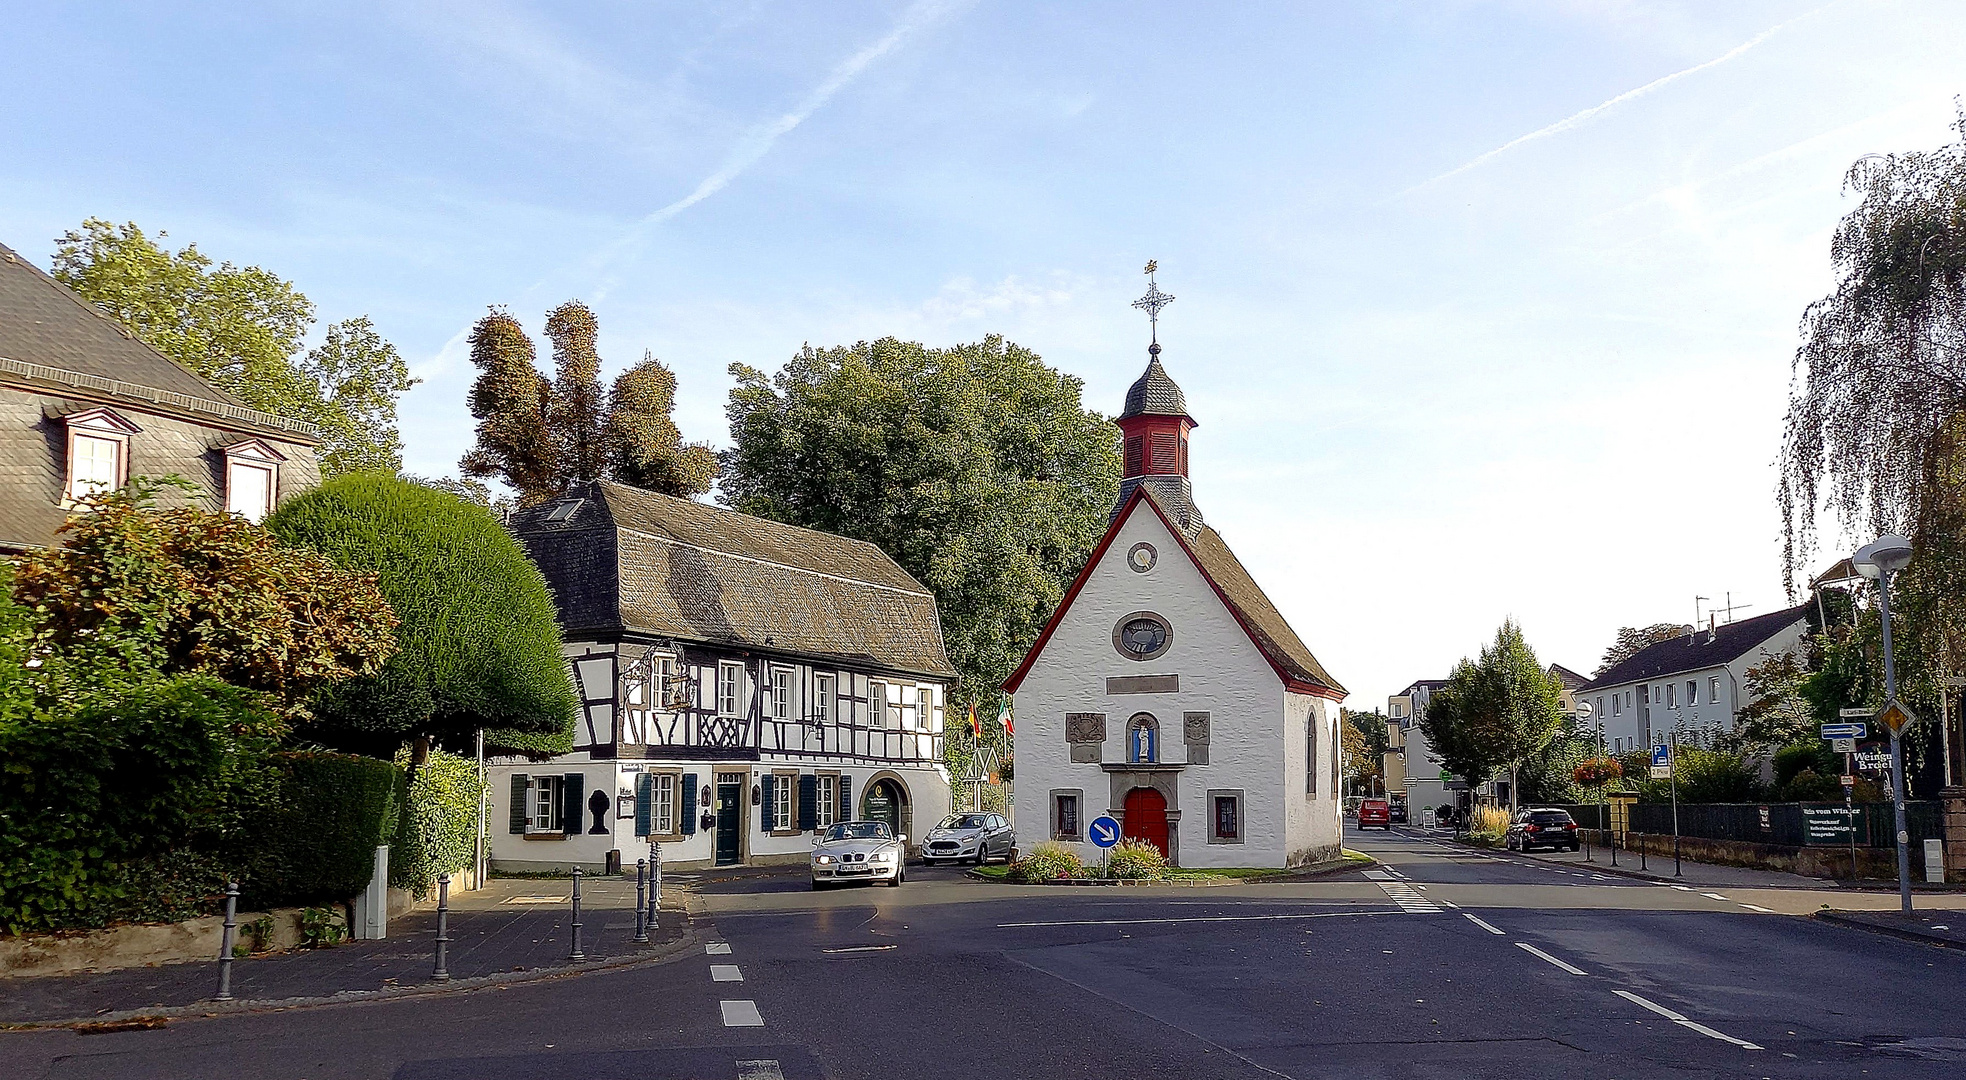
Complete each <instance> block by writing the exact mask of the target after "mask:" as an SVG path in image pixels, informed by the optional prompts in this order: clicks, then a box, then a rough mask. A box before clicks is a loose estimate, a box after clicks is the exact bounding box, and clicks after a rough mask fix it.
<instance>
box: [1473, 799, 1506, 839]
mask: <svg viewBox="0 0 1966 1080" xmlns="http://www.w3.org/2000/svg"><path fill="white" fill-rule="evenodd" d="M1508 831H1509V812H1508V811H1507V810H1504V809H1502V808H1501V807H1499V806H1477V807H1475V808H1474V814H1473V816H1472V817H1471V818H1470V820H1469V822H1468V833H1469V834H1470V835H1472V836H1474V837H1475V838H1476V839H1484V840H1500V839H1501V838H1502V836H1503V834H1505V833H1507V832H1508Z"/></svg>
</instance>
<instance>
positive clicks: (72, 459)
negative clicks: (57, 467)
mask: <svg viewBox="0 0 1966 1080" xmlns="http://www.w3.org/2000/svg"><path fill="white" fill-rule="evenodd" d="M125 445H127V444H126V443H125V442H124V441H123V440H122V439H105V438H102V437H99V436H96V435H84V434H81V433H80V432H77V433H75V434H73V435H71V436H69V440H68V497H69V498H70V499H72V500H75V501H77V502H80V501H81V500H83V499H86V498H88V497H89V496H91V495H95V494H98V493H101V492H105V491H114V490H116V489H117V488H119V487H122V486H123V447H124V446H125Z"/></svg>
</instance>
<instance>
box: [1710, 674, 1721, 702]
mask: <svg viewBox="0 0 1966 1080" xmlns="http://www.w3.org/2000/svg"><path fill="white" fill-rule="evenodd" d="M1719 700H1720V676H1718V675H1715V676H1712V677H1710V678H1709V679H1707V704H1709V705H1711V704H1713V703H1714V702H1716V701H1719Z"/></svg>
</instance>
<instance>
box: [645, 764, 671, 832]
mask: <svg viewBox="0 0 1966 1080" xmlns="http://www.w3.org/2000/svg"><path fill="white" fill-rule="evenodd" d="M649 831H650V832H651V833H652V834H653V835H655V836H674V835H675V834H676V774H675V773H653V774H651V775H650V776H649Z"/></svg>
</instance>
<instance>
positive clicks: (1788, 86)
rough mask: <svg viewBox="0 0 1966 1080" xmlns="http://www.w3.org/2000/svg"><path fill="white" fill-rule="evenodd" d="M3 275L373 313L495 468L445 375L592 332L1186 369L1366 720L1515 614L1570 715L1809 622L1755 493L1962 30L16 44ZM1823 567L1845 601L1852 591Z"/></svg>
mask: <svg viewBox="0 0 1966 1080" xmlns="http://www.w3.org/2000/svg"><path fill="white" fill-rule="evenodd" d="M5 18H6V22H7V25H8V27H9V33H7V34H6V35H5V36H4V40H0V64H4V66H5V68H6V69H7V70H8V71H9V74H10V77H9V91H8V97H9V101H8V105H7V106H6V108H5V109H4V110H0V241H4V242H5V243H7V244H8V245H10V246H12V247H14V248H16V249H18V250H21V251H23V252H24V253H27V254H29V255H30V256H32V257H34V258H36V259H37V260H40V261H42V262H43V263H44V264H45V262H46V259H47V257H48V255H49V254H50V252H51V251H52V249H53V240H54V238H55V237H56V236H57V235H59V234H60V233H61V232H62V231H63V230H65V229H67V228H71V227H73V226H74V225H76V224H77V223H78V222H79V221H80V220H81V219H82V218H84V217H86V216H90V215H97V216H103V217H108V218H111V219H114V220H119V221H120V220H134V221H136V222H138V223H139V224H141V225H143V226H144V227H145V228H147V229H150V230H153V231H154V230H157V229H165V230H168V231H169V233H170V234H171V237H172V238H173V240H174V241H179V242H182V241H194V240H195V241H196V242H198V244H199V245H200V246H201V247H202V248H203V249H205V250H206V251H207V252H208V253H210V254H211V255H213V256H215V257H217V258H222V259H231V260H233V261H236V262H240V263H257V264H260V265H263V266H265V267H267V268H269V269H272V270H274V271H276V272H278V273H280V274H282V275H284V276H286V277H288V278H290V279H292V280H293V281H295V282H296V283H297V284H298V285H299V286H300V287H301V288H302V289H303V290H304V291H305V292H306V293H307V294H308V295H309V296H311V297H312V298H313V299H314V300H315V301H316V302H317V304H318V305H319V308H320V312H321V315H322V317H323V320H324V322H325V321H333V320H337V319H341V318H345V317H348V316H353V315H360V314H367V315H369V316H371V317H372V318H374V319H375V321H376V323H377V324H378V326H379V327H380V328H381V330H382V331H383V333H384V334H386V335H387V336H388V337H389V338H390V339H392V340H393V341H395V342H396V343H397V345H398V346H399V347H401V348H402V349H403V351H404V353H405V355H406V356H408V357H409V358H410V359H411V362H412V365H413V368H414V370H415V372H416V373H417V374H418V375H419V376H421V377H422V378H423V380H424V382H423V384H422V385H420V386H418V387H417V388H416V389H415V390H413V391H412V392H411V393H410V394H409V395H408V396H407V398H406V399H405V401H404V404H403V428H404V437H405V440H406V443H407V446H408V466H409V468H410V469H411V470H412V471H415V472H419V473H424V474H445V473H449V472H451V471H453V469H454V466H455V462H456V460H457V458H458V456H459V454H461V453H462V452H463V450H464V449H465V448H466V447H467V446H468V445H469V442H470V438H471V421H470V417H469V415H468V414H467V413H466V412H465V410H464V406H463V398H464V392H465V389H466V387H467V386H468V384H469V381H470V378H471V375H472V369H471V367H470V364H469V362H468V360H467V359H466V357H465V355H464V352H463V347H462V335H463V332H464V330H465V329H466V328H467V327H468V326H469V325H470V323H471V322H472V320H474V319H475V318H477V317H478V316H479V315H480V314H482V313H483V312H484V310H485V308H486V306H487V305H489V304H502V305H507V306H509V307H510V308H511V309H512V310H513V312H514V313H515V314H517V315H519V316H520V317H521V319H522V320H524V321H525V322H526V323H527V324H528V325H529V326H530V327H532V328H534V329H535V330H537V329H538V327H539V325H540V323H541V322H542V321H543V319H544V313H545V312H546V311H547V310H548V309H550V308H551V307H552V306H553V305H554V304H556V303H558V302H560V301H561V300H564V299H567V298H569V297H580V298H583V299H586V300H587V301H588V302H589V303H591V304H592V305H593V306H594V307H595V309H596V311H597V313H598V315H599V317H600V320H601V327H602V336H601V339H602V350H603V356H604V357H605V358H606V359H607V360H608V361H609V362H610V365H611V366H615V367H618V366H621V365H625V364H627V363H630V362H632V361H634V360H636V359H639V358H640V356H641V355H642V353H643V350H645V349H647V350H653V352H654V353H655V355H657V356H659V357H661V358H662V359H663V360H664V361H666V362H667V363H669V364H670V365H671V366H673V367H674V368H675V369H676V370H677V373H678V376H679V378H680V380H681V391H680V407H679V410H678V420H679V422H680V423H681V425H682V427H683V429H684V431H685V433H686V434H687V435H688V436H690V437H692V438H700V439H710V440H712V441H715V442H718V443H722V442H723V441H724V439H725V425H724V419H723V411H722V410H723V403H724V400H725V394H726V392H727V391H728V389H729V379H728V377H727V376H726V375H725V373H724V371H725V366H726V365H727V364H729V363H730V362H732V361H742V362H744V363H748V364H752V365H754V366H758V367H763V368H767V369H770V368H775V367H776V366H777V365H778V364H780V363H781V362H783V360H784V359H785V358H787V357H789V356H790V355H791V354H792V353H793V352H794V351H795V350H797V349H798V347H799V346H800V345H801V344H802V343H805V342H812V343H814V344H837V343H845V342H851V341H854V340H859V339H863V338H872V337H876V336H880V335H885V334H893V335H897V336H901V337H906V338H912V339H916V340H921V341H925V342H929V343H932V344H947V343H954V342H957V341H965V340H974V339H976V338H979V337H981V336H982V335H984V334H986V333H991V332H999V333H1003V334H1005V335H1007V336H1009V337H1010V338H1012V339H1013V340H1016V341H1018V342H1020V343H1022V344H1025V345H1027V346H1029V347H1031V348H1033V349H1035V350H1037V351H1038V352H1040V353H1041V354H1043V355H1044V356H1045V357H1046V359H1047V360H1048V361H1049V362H1050V363H1052V364H1054V365H1055V366H1058V367H1060V368H1063V369H1065V370H1067V371H1069V372H1072V373H1073V374H1076V375H1078V376H1080V377H1081V378H1083V379H1084V380H1085V383H1086V392H1087V399H1088V402H1089V403H1090V404H1091V405H1093V406H1094V407H1097V408H1101V409H1104V410H1106V411H1108V412H1111V411H1115V410H1116V409H1117V407H1118V405H1119V403H1120V399H1121V396H1122V395H1123V394H1124V391H1125V388H1126V386H1127V384H1128V383H1129V382H1131V381H1132V379H1133V378H1134V377H1135V376H1136V375H1137V374H1138V373H1139V370H1140V368H1141V367H1142V366H1143V364H1144V361H1145V353H1144V346H1145V344H1146V327H1145V325H1144V319H1143V318H1142V317H1140V315H1139V313H1137V312H1135V311H1132V310H1131V309H1130V308H1129V307H1128V302H1129V301H1131V300H1132V299H1133V298H1134V297H1136V296H1138V295H1139V294H1140V292H1142V291H1143V289H1144V281H1143V279H1142V278H1141V276H1140V272H1139V271H1140V267H1141V265H1142V264H1143V263H1145V262H1146V260H1147V259H1149V258H1156V259H1158V260H1159V261H1160V265H1161V275H1160V282H1161V285H1162V287H1163V288H1164V289H1166V290H1167V291H1168V292H1171V293H1173V294H1175V295H1176V296H1177V297H1178V298H1179V299H1178V301H1177V302H1176V303H1175V304H1174V305H1173V306H1172V307H1170V308H1168V309H1167V311H1166V312H1164V313H1163V315H1162V340H1163V343H1164V344H1165V346H1166V350H1167V351H1166V354H1165V357H1164V359H1165V360H1166V362H1167V365H1168V368H1169V370H1170V371H1171V372H1172V373H1173V375H1174V377H1175V378H1176V379H1177V380H1179V381H1180V382H1181V383H1182V384H1183V386H1184V387H1185V388H1186V389H1187V392H1188V398H1189V402H1190V407H1191V409H1192V411H1193V412H1194V415H1195V416H1196V418H1197V419H1198V420H1200V422H1201V427H1200V429H1199V431H1198V432H1197V433H1196V441H1195V443H1194V454H1193V473H1194V479H1195V487H1196V497H1197V501H1198V502H1199V503H1200V505H1201V506H1202V509H1203V511H1204V513H1205V514H1206V515H1207V517H1208V519H1209V520H1210V521H1211V523H1213V524H1214V525H1216V526H1217V527H1218V528H1219V529H1220V530H1221V531H1222V532H1223V534H1224V536H1225V537H1226V538H1227V539H1228V540H1229V542H1230V543H1231V544H1233V545H1234V546H1235V548H1236V550H1237V552H1238V553H1239V554H1240V555H1241V557H1242V559H1243V560H1244V562H1246V563H1247V564H1248V565H1249V566H1250V568H1251V569H1252V571H1253V572H1254V573H1255V574H1256V575H1257V577H1258V579H1259V580H1260V581H1261V582H1263V584H1264V585H1265V586H1266V588H1267V589H1268V590H1269V592H1270V593H1271V594H1272V596H1273V598H1274V599H1275V600H1276V601H1277V603H1278V605H1279V606H1280V607H1281V608H1282V609H1283V611H1284V612H1285V614H1286V615H1287V616H1288V617H1289V618H1290V619H1291V621H1292V623H1293V624H1294V625H1295V626H1296V627H1297V629H1298V630H1299V632H1300V633H1301V634H1302V635H1303V637H1304V638H1305V639H1306V640H1307V641H1308V642H1309V643H1310V645H1311V647H1312V648H1313V650H1315V651H1316V652H1317V653H1318V654H1319V656H1320V657H1321V658H1322V659H1323V660H1324V661H1325V662H1326V664H1327V666H1329V667H1330V668H1331V669H1332V671H1333V672H1334V674H1336V675H1337V677H1338V678H1339V679H1340V680H1341V681H1343V682H1345V683H1346V684H1347V686H1348V687H1349V688H1350V689H1351V690H1352V691H1353V696H1352V698H1351V700H1350V701H1349V702H1348V704H1350V705H1352V706H1353V707H1356V708H1364V707H1370V706H1372V705H1374V704H1383V700H1384V697H1385V695H1386V694H1388V693H1390V692H1393V691H1396V690H1398V689H1399V688H1400V687H1402V686H1404V685H1405V684H1406V683H1407V682H1409V681H1411V680H1413V679H1415V678H1420V677H1432V676H1439V675H1441V674H1442V673H1444V672H1445V671H1446V669H1447V668H1448V666H1449V665H1450V664H1451V663H1452V662H1453V661H1454V660H1455V659H1456V658H1457V657H1459V656H1462V655H1464V654H1467V653H1472V652H1473V651H1474V650H1475V649H1477V648H1478V647H1479V646H1480V644H1481V643H1482V642H1483V641H1484V640H1486V639H1487V638H1488V637H1489V636H1490V635H1492V633H1493V630H1494V628H1495V626H1496V624H1497V623H1499V622H1500V621H1501V619H1502V618H1504V617H1505V616H1514V617H1515V618H1517V619H1518V620H1519V621H1521V622H1522V623H1523V625H1524V627H1525V629H1526V631H1527V632H1528V634H1529V637H1530V640H1531V642H1532V643H1534V644H1535V645H1536V646H1537V647H1538V649H1539V651H1540V652H1541V653H1542V654H1543V656H1544V658H1545V659H1546V660H1555V661H1558V662H1560V663H1563V664H1566V665H1569V666H1571V667H1574V668H1577V669H1579V670H1584V671H1588V670H1589V669H1590V668H1591V667H1592V666H1593V665H1594V664H1595V662H1596V658H1597V656H1598V654H1599V653H1600V652H1601V651H1602V649H1603V648H1604V646H1605V644H1606V643H1607V642H1608V641H1609V640H1610V638H1611V637H1612V635H1613V633H1614V632H1615V631H1616V629H1617V628H1618V627H1619V626H1621V625H1627V624H1644V623H1650V622H1654V621H1659V620H1666V619H1690V618H1691V617H1692V614H1693V609H1694V596H1695V595H1696V594H1697V595H1705V596H1709V597H1714V598H1717V599H1718V598H1720V597H1722V596H1724V595H1725V594H1726V593H1728V592H1730V591H1731V593H1732V595H1733V597H1734V599H1735V601H1736V602H1738V603H1742V604H1747V605H1752V606H1749V607H1747V608H1746V609H1745V611H1746V613H1750V614H1753V613H1760V612H1764V611H1768V610H1772V609H1773V608H1775V607H1777V606H1779V605H1780V604H1781V603H1782V602H1783V593H1782V581H1781V576H1780V567H1779V540H1780V519H1779V517H1778V516H1777V513H1776V508H1775V504H1774V499H1773V492H1774V485H1775V474H1774V471H1773V468H1772V462H1773V459H1774V456H1775V453H1776V449H1777V443H1778V439H1779V433H1780V419H1781V415H1782V410H1783V405H1784V402H1785V394H1786V391H1787V386H1788V377H1789V358H1790V356H1791V355H1792V353H1793V351H1794V346H1795V344H1796V324H1797V320H1798V318H1799V316H1800V315H1801V313H1802V309H1803V307H1804V305H1806V304H1807V303H1808V302H1809V301H1810V300H1811V299H1814V298H1816V297H1819V296H1821V295H1822V294H1823V293H1825V292H1826V291H1827V290H1828V288H1829V285H1830V282H1831V276H1830V267H1829V259H1828V238H1829V233H1830V230H1831V229H1832V228H1833V227H1834V224H1835V222H1836V220H1837V218H1838V217H1839V216H1840V215H1841V214H1842V213H1844V212H1846V211H1847V210H1848V208H1849V205H1850V203H1849V201H1848V200H1847V199H1846V198H1844V197H1843V196H1842V195H1841V194H1840V190H1839V189H1840V183H1841V178H1842V174H1843V172H1844V170H1846V169H1847V168H1848V167H1849V165H1850V163H1851V162H1852V161H1854V160H1855V159H1856V158H1857V157H1859V156H1861V155H1863V154H1867V153H1879V152H1888V151H1893V150H1906V149H1919V148H1926V147H1932V146H1936V145H1939V144H1940V143H1942V142H1944V141H1946V140H1947V139H1948V138H1950V137H1951V136H1952V133H1951V132H1950V131H1949V124H1950V123H1951V121H1952V118H1953V114H1954V104H1953V99H1954V96H1955V95H1957V94H1960V93H1966V69H1963V68H1962V67H1961V65H1960V63H1959V57H1960V56H1962V55H1966V8H1958V7H1954V6H1952V5H1940V4H1896V3H1876V4H1870V3H1857V2H1844V3H1830V4H1820V3H1786V2H1773V0H1770V2H1756V0H1741V2H1730V3H1728V4H1720V5H1716V4H1709V3H1656V4H1655V3H1636V2H1632V3H1621V2H1616V0H1607V2H1604V3H1583V2H1556V0H1552V2H1540V3H1539V2H1529V0H1520V2H1495V3H1483V2H1476V0H1460V2H1443V3H1384V4H1374V5H1362V4H1338V3H1333V4H1244V5H1197V4H1174V3H1169V4H1157V3H1127V4H1120V3H1086V4H1074V5H1038V4H1026V5H1013V4H993V3H987V2H971V3H959V2H958V3H935V2H921V3H914V4H905V3H866V4H858V5H847V4H825V5H816V4H795V3H786V2H771V3H766V2H760V3H749V4H737V3H733V4H722V5H702V6H695V5H679V4H656V3H606V2H597V3H590V4H583V5H578V6H575V5H564V6H557V7H546V6H534V7H529V6H524V5H520V4H515V3H502V2H497V0H493V2H483V3H469V4H466V3H457V4H443V3H430V4H418V3H407V4H390V5H381V6H368V5H363V4H358V3H347V4H340V5H333V6H331V9H330V6H326V5H264V4H262V5H238V6H232V5H221V4H215V3H212V4H197V5H178V4H167V3H149V4H140V5H139V4H127V5H124V4H92V5H27V4H21V3H18V2H16V3H13V4H10V5H9V6H8V11H7V13H6V16H5ZM1819 561H1822V560H1819Z"/></svg>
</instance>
